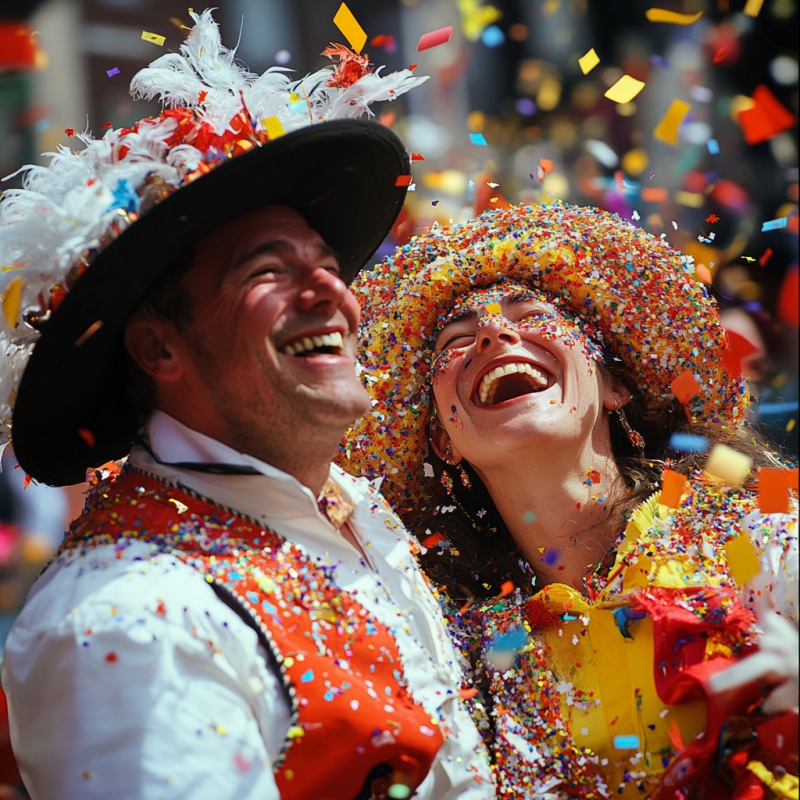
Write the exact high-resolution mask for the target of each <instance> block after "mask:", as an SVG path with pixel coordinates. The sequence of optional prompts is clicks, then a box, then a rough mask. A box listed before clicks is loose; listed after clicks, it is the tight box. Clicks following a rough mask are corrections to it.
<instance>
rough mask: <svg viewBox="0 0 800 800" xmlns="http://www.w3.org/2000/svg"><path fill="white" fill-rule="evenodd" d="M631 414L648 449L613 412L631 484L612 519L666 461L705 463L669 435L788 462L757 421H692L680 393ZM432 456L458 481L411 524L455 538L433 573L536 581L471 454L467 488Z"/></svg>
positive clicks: (644, 490) (437, 577)
mask: <svg viewBox="0 0 800 800" xmlns="http://www.w3.org/2000/svg"><path fill="white" fill-rule="evenodd" d="M601 367H602V371H603V373H604V374H605V377H606V378H607V379H608V380H610V381H611V382H612V383H614V384H615V385H619V384H622V385H624V384H625V374H624V372H623V369H622V366H621V362H619V363H617V362H616V360H614V361H612V362H611V363H610V364H609V363H608V362H604V363H603V364H602V365H601ZM625 416H626V418H627V420H628V423H629V425H630V426H631V427H632V428H633V429H634V430H635V431H638V432H639V433H640V434H641V435H642V437H643V438H644V441H645V451H644V455H642V453H641V452H640V451H639V450H638V449H637V448H636V447H635V446H634V445H633V443H632V442H631V440H630V438H629V437H628V434H627V433H626V431H625V429H624V428H623V426H622V423H621V422H620V419H619V416H618V415H617V414H611V415H610V418H609V420H610V422H609V424H610V434H611V448H612V452H613V455H614V460H615V462H616V464H617V468H618V469H619V473H620V481H622V482H624V487H620V489H621V490H618V491H617V492H616V493H612V496H610V497H609V503H608V504H607V506H606V517H605V518H606V519H607V520H612V519H614V518H622V519H623V520H626V519H627V518H628V517H629V515H630V514H631V512H632V511H633V510H634V509H635V508H636V507H637V506H638V505H639V504H640V503H642V502H643V501H644V500H646V499H647V498H648V497H650V496H651V495H652V494H653V493H654V492H656V491H657V490H658V488H659V487H660V484H661V475H662V473H663V471H664V469H665V468H666V467H667V466H668V467H669V469H671V470H673V471H675V472H680V473H681V474H684V475H689V474H690V473H691V472H692V471H694V470H697V469H702V467H703V465H704V463H705V459H706V454H704V453H689V454H683V453H678V452H677V451H674V450H672V449H671V448H670V446H669V440H670V437H671V436H672V434H673V433H692V434H696V435H700V436H703V437H704V438H705V439H706V440H707V442H708V449H709V450H710V449H712V448H713V447H714V445H716V444H726V445H728V446H729V447H731V448H733V449H735V450H737V451H739V452H741V453H744V454H745V455H747V456H749V457H750V458H751V459H752V461H753V464H752V467H751V477H753V476H754V474H755V472H756V471H757V470H758V469H759V468H761V467H772V468H781V467H784V466H785V464H784V463H783V461H782V460H781V459H780V457H779V456H778V455H777V454H776V453H775V452H774V451H773V450H772V449H771V447H770V444H768V443H767V441H766V439H765V438H764V437H763V436H762V435H761V434H759V433H758V432H757V431H756V430H755V429H754V428H753V427H752V426H751V425H749V424H747V423H745V424H744V425H743V426H737V427H732V426H726V425H723V424H720V423H711V422H703V423H700V422H695V423H691V422H688V421H687V419H686V414H685V412H684V409H683V407H682V406H681V405H680V404H679V403H678V401H677V400H675V401H673V404H672V406H670V408H669V409H668V410H667V411H666V412H665V413H664V414H662V415H661V416H660V417H659V418H658V419H651V420H648V419H646V418H645V415H644V412H643V409H642V406H641V404H640V403H639V402H638V400H637V398H636V396H635V395H634V396H633V398H632V400H631V402H630V403H628V405H627V406H626V407H625ZM427 460H428V462H429V463H430V464H431V466H432V467H433V471H434V476H435V478H436V479H437V486H441V481H442V476H443V475H446V478H445V479H446V480H447V481H448V482H449V483H451V485H452V487H453V489H452V492H451V493H450V494H447V493H445V491H444V489H440V498H439V500H440V505H439V506H437V507H435V508H430V509H427V510H426V511H424V512H423V513H422V514H421V515H420V516H419V517H418V518H417V519H416V520H410V521H409V529H410V530H411V531H412V532H413V533H415V534H416V535H417V538H419V539H420V541H423V542H424V540H425V539H426V538H427V537H428V536H430V535H431V534H436V533H440V534H442V535H443V536H444V537H445V540H447V541H449V542H450V546H445V547H441V546H438V545H434V546H432V547H430V548H429V549H428V550H427V552H426V553H425V554H424V555H423V556H422V557H421V562H422V567H423V569H424V570H425V572H426V573H427V574H428V576H429V577H430V578H431V579H432V580H433V581H434V582H435V583H437V584H439V585H441V586H444V587H446V589H447V591H448V592H449V593H450V594H451V596H454V597H456V598H468V597H473V596H477V597H493V596H496V595H498V594H499V593H500V591H501V585H502V584H503V583H504V582H506V581H508V580H512V581H513V582H514V584H515V586H517V587H519V588H521V589H523V591H524V590H525V588H526V587H530V586H531V578H532V576H533V571H532V569H531V567H530V566H529V565H528V564H527V563H525V561H524V559H523V557H522V555H521V553H520V552H519V550H518V548H517V546H516V543H515V542H514V539H513V537H512V536H511V533H510V531H509V530H508V527H507V526H506V525H505V523H504V522H503V519H502V517H501V516H500V514H499V513H498V511H497V509H496V507H495V505H494V502H493V501H492V498H491V496H490V495H489V492H488V491H487V489H486V487H485V486H484V485H483V483H482V481H481V480H480V478H479V477H478V476H477V474H476V473H475V471H474V470H473V469H472V467H471V466H470V465H469V464H467V463H466V462H462V463H461V467H462V468H463V469H464V471H465V472H466V474H467V475H468V476H469V483H470V487H469V488H467V487H466V486H464V485H463V482H462V477H461V475H460V473H459V471H458V470H457V469H456V468H455V467H453V466H451V465H448V464H447V463H445V462H444V461H442V460H441V459H440V458H438V457H437V456H436V454H435V453H434V452H433V449H432V448H431V450H430V454H429V456H428V459H427ZM443 508H444V509H445V511H444V512H443V511H442V509H443Z"/></svg>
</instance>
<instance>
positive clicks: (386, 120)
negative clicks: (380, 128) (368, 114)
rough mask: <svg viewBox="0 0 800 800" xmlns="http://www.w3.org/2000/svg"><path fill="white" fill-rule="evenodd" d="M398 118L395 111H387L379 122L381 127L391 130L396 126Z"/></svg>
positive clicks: (379, 118) (380, 117)
mask: <svg viewBox="0 0 800 800" xmlns="http://www.w3.org/2000/svg"><path fill="white" fill-rule="evenodd" d="M396 117H397V114H395V113H394V111H387V112H386V113H385V114H381V115H380V116H379V117H378V122H380V124H381V125H385V126H386V127H387V128H391V127H392V125H394V121H395V119H396Z"/></svg>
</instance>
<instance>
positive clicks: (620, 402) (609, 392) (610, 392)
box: [603, 384, 633, 411]
mask: <svg viewBox="0 0 800 800" xmlns="http://www.w3.org/2000/svg"><path fill="white" fill-rule="evenodd" d="M632 399H633V394H631V392H630V391H629V390H628V389H627V388H626V387H625V386H623V385H622V384H613V385H611V386H606V387H605V393H604V396H603V408H605V409H606V411H619V409H621V408H625V406H626V405H628V403H630V401H631V400H632Z"/></svg>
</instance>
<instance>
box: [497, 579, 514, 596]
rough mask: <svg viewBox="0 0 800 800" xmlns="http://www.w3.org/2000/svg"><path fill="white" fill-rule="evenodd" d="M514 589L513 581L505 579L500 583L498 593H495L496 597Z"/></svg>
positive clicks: (509, 592)
mask: <svg viewBox="0 0 800 800" xmlns="http://www.w3.org/2000/svg"><path fill="white" fill-rule="evenodd" d="M513 591H514V581H505V583H501V584H500V594H499V595H497V596H498V597H505V596H506V595H508V594H511V592H513Z"/></svg>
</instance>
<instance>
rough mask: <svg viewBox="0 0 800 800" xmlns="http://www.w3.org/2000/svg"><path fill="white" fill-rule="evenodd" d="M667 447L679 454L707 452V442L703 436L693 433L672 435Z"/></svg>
mask: <svg viewBox="0 0 800 800" xmlns="http://www.w3.org/2000/svg"><path fill="white" fill-rule="evenodd" d="M669 446H670V447H671V448H672V449H673V450H677V451H678V452H681V453H705V452H706V450H708V440H707V439H706V437H705V436H697V435H696V434H694V433H673V434H672V436H670V439H669Z"/></svg>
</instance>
